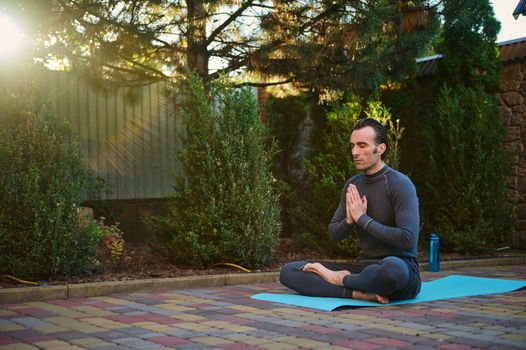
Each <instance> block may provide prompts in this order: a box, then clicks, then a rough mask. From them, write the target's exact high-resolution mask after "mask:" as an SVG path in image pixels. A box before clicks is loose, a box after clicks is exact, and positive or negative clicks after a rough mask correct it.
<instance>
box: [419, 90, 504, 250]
mask: <svg viewBox="0 0 526 350" xmlns="http://www.w3.org/2000/svg"><path fill="white" fill-rule="evenodd" d="M436 106H437V111H436V114H435V117H434V118H433V119H432V120H431V121H430V125H429V127H428V128H427V131H426V134H425V136H426V140H427V141H428V147H427V150H426V154H427V156H428V157H429V162H428V166H427V171H426V175H427V176H426V181H425V187H424V188H422V190H423V191H424V193H425V198H426V200H425V201H423V212H424V225H425V227H426V229H427V230H428V231H431V230H432V231H436V232H438V233H440V234H441V237H442V242H443V246H444V248H445V249H453V250H455V251H458V252H462V253H466V252H471V253H478V252H482V251H484V250H486V249H488V248H494V247H498V246H499V245H501V244H503V243H506V242H507V241H508V239H509V234H510V232H511V211H510V210H511V206H510V199H509V195H508V190H507V188H506V183H507V181H508V179H509V174H511V167H510V162H509V154H508V152H507V151H506V150H505V148H504V146H503V143H502V139H503V129H502V127H501V126H500V124H499V121H498V115H499V108H498V106H497V105H496V104H495V101H494V98H493V97H492V96H488V95H487V94H485V93H484V91H482V90H481V89H466V88H460V89H458V90H457V91H453V90H452V89H451V88H448V87H447V86H444V87H443V88H442V89H441V91H440V94H439V97H438V101H437V105H436Z"/></svg>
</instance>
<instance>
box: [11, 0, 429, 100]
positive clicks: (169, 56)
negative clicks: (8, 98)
mask: <svg viewBox="0 0 526 350" xmlns="http://www.w3.org/2000/svg"><path fill="white" fill-rule="evenodd" d="M434 2H436V1H434V0H417V1H414V0H412V1H410V0H396V1H392V0H391V1H387V0H380V1H378V0H367V1H351V0H335V1H326V0H316V1H311V0H309V1H307V0H302V1H283V0H271V1H268V0H246V1H235V0H186V1H182V0H134V1H110V0H82V1H81V0H6V1H4V2H3V7H9V8H10V10H12V11H13V10H14V9H18V10H21V11H23V12H25V13H26V15H27V16H29V17H31V15H33V16H34V17H33V18H36V16H37V15H36V14H38V17H39V18H40V19H39V21H38V23H39V25H38V28H36V29H38V32H39V33H40V35H41V39H42V42H44V41H46V42H47V47H46V49H45V50H44V49H43V50H42V51H40V52H39V54H40V57H41V58H42V59H43V60H47V59H49V58H56V57H62V58H64V59H67V61H66V62H67V63H68V65H70V66H71V67H73V68H80V69H82V70H83V71H84V72H86V73H87V75H88V76H90V77H96V78H100V77H105V78H107V79H109V80H111V81H114V82H118V83H121V84H122V83H125V84H127V85H139V84H145V83H150V82H155V81H159V80H173V79H174V78H177V77H178V76H179V75H181V74H183V73H184V72H185V70H186V69H187V68H191V69H192V70H195V71H196V72H197V74H198V75H199V76H200V77H201V78H202V80H204V81H205V82H210V81H212V80H215V79H216V78H218V77H220V76H221V75H227V74H231V73H233V72H236V71H238V70H246V71H249V72H257V73H259V74H258V75H256V76H252V78H250V79H246V81H243V83H249V84H253V85H268V84H276V83H283V82H292V83H295V84H296V85H298V86H300V87H303V88H310V89H312V88H314V89H317V90H320V91H323V90H326V89H329V90H332V89H354V90H359V89H363V88H370V87H371V86H376V84H378V83H379V82H383V81H385V80H386V79H388V78H390V77H397V76H400V75H403V74H404V72H405V70H406V69H407V67H408V64H407V63H408V62H411V61H412V60H413V59H414V57H415V56H416V55H417V54H418V51H419V50H420V49H421V47H422V45H424V43H427V41H428V39H429V37H430V36H432V35H433V34H434V31H435V29H436V27H437V23H438V22H437V16H436V13H435V7H436V6H434ZM45 39H47V40H45ZM106 83H107V81H106ZM105 86H109V85H108V84H106V85H105Z"/></svg>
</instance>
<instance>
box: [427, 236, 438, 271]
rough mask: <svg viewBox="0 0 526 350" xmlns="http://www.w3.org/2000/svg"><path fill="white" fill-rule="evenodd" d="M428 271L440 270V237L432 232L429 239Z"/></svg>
mask: <svg viewBox="0 0 526 350" xmlns="http://www.w3.org/2000/svg"><path fill="white" fill-rule="evenodd" d="M429 271H430V272H438V271H440V238H439V237H438V235H437V234H436V233H432V234H431V239H430V240H429Z"/></svg>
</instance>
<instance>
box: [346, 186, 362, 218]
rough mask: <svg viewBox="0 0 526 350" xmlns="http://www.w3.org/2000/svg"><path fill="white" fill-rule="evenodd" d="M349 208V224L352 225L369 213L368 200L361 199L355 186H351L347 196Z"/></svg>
mask: <svg viewBox="0 0 526 350" xmlns="http://www.w3.org/2000/svg"><path fill="white" fill-rule="evenodd" d="M345 199H346V202H345V203H346V207H347V218H346V220H347V223H348V224H352V223H354V222H356V221H358V219H359V218H360V216H362V215H363V214H365V213H366V212H367V198H366V197H365V196H363V197H362V198H360V193H358V189H357V188H356V186H355V185H354V184H350V185H349V187H348V188H347V193H346V195H345Z"/></svg>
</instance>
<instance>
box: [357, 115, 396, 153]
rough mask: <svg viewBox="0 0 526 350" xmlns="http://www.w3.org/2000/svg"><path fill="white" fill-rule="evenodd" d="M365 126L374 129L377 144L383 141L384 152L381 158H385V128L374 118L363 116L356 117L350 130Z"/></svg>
mask: <svg viewBox="0 0 526 350" xmlns="http://www.w3.org/2000/svg"><path fill="white" fill-rule="evenodd" d="M366 126H370V127H371V128H373V129H374V131H375V133H376V139H375V142H376V144H377V145H379V144H381V143H385V152H384V153H383V154H382V160H385V159H386V158H387V152H388V150H389V144H388V143H387V129H386V128H385V127H384V126H383V125H382V123H380V122H379V121H378V120H376V119H373V118H363V119H358V121H357V122H356V124H354V127H353V129H352V131H354V130H358V129H362V128H365V127H366Z"/></svg>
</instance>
